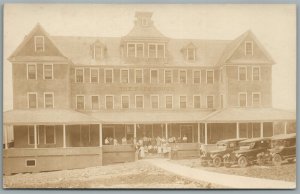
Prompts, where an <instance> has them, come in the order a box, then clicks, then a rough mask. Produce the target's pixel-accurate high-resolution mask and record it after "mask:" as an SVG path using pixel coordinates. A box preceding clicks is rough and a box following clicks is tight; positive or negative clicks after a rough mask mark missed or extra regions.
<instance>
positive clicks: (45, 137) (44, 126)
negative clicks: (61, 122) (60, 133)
mask: <svg viewBox="0 0 300 194" xmlns="http://www.w3.org/2000/svg"><path fill="white" fill-rule="evenodd" d="M46 126H53V127H54V128H53V129H54V143H46V142H47V141H46V137H47V136H46ZM44 144H45V145H55V144H56V126H55V125H44Z"/></svg>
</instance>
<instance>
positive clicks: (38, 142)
mask: <svg viewBox="0 0 300 194" xmlns="http://www.w3.org/2000/svg"><path fill="white" fill-rule="evenodd" d="M30 126H32V127H33V139H34V125H28V126H27V137H28V139H27V141H28V142H27V143H28V145H34V142H33V143H30V135H29V127H30ZM36 141H37V142H36V144H37V145H39V144H40V135H39V128H38V125H36Z"/></svg>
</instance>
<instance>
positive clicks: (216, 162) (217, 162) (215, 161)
mask: <svg viewBox="0 0 300 194" xmlns="http://www.w3.org/2000/svg"><path fill="white" fill-rule="evenodd" d="M213 164H214V166H215V167H220V166H221V164H222V158H221V157H220V156H217V157H215V158H214V159H213Z"/></svg>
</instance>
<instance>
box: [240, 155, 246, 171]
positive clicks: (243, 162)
mask: <svg viewBox="0 0 300 194" xmlns="http://www.w3.org/2000/svg"><path fill="white" fill-rule="evenodd" d="M238 165H239V166H240V167H241V168H245V167H246V166H247V165H248V160H247V158H246V157H245V156H241V157H239V159H238Z"/></svg>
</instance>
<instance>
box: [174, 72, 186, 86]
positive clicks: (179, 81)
mask: <svg viewBox="0 0 300 194" xmlns="http://www.w3.org/2000/svg"><path fill="white" fill-rule="evenodd" d="M181 71H184V72H185V83H181V80H180V72H181ZM178 78H179V79H178V83H179V84H187V82H188V81H187V79H188V76H187V70H186V69H179V70H178ZM172 81H173V75H172Z"/></svg>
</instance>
